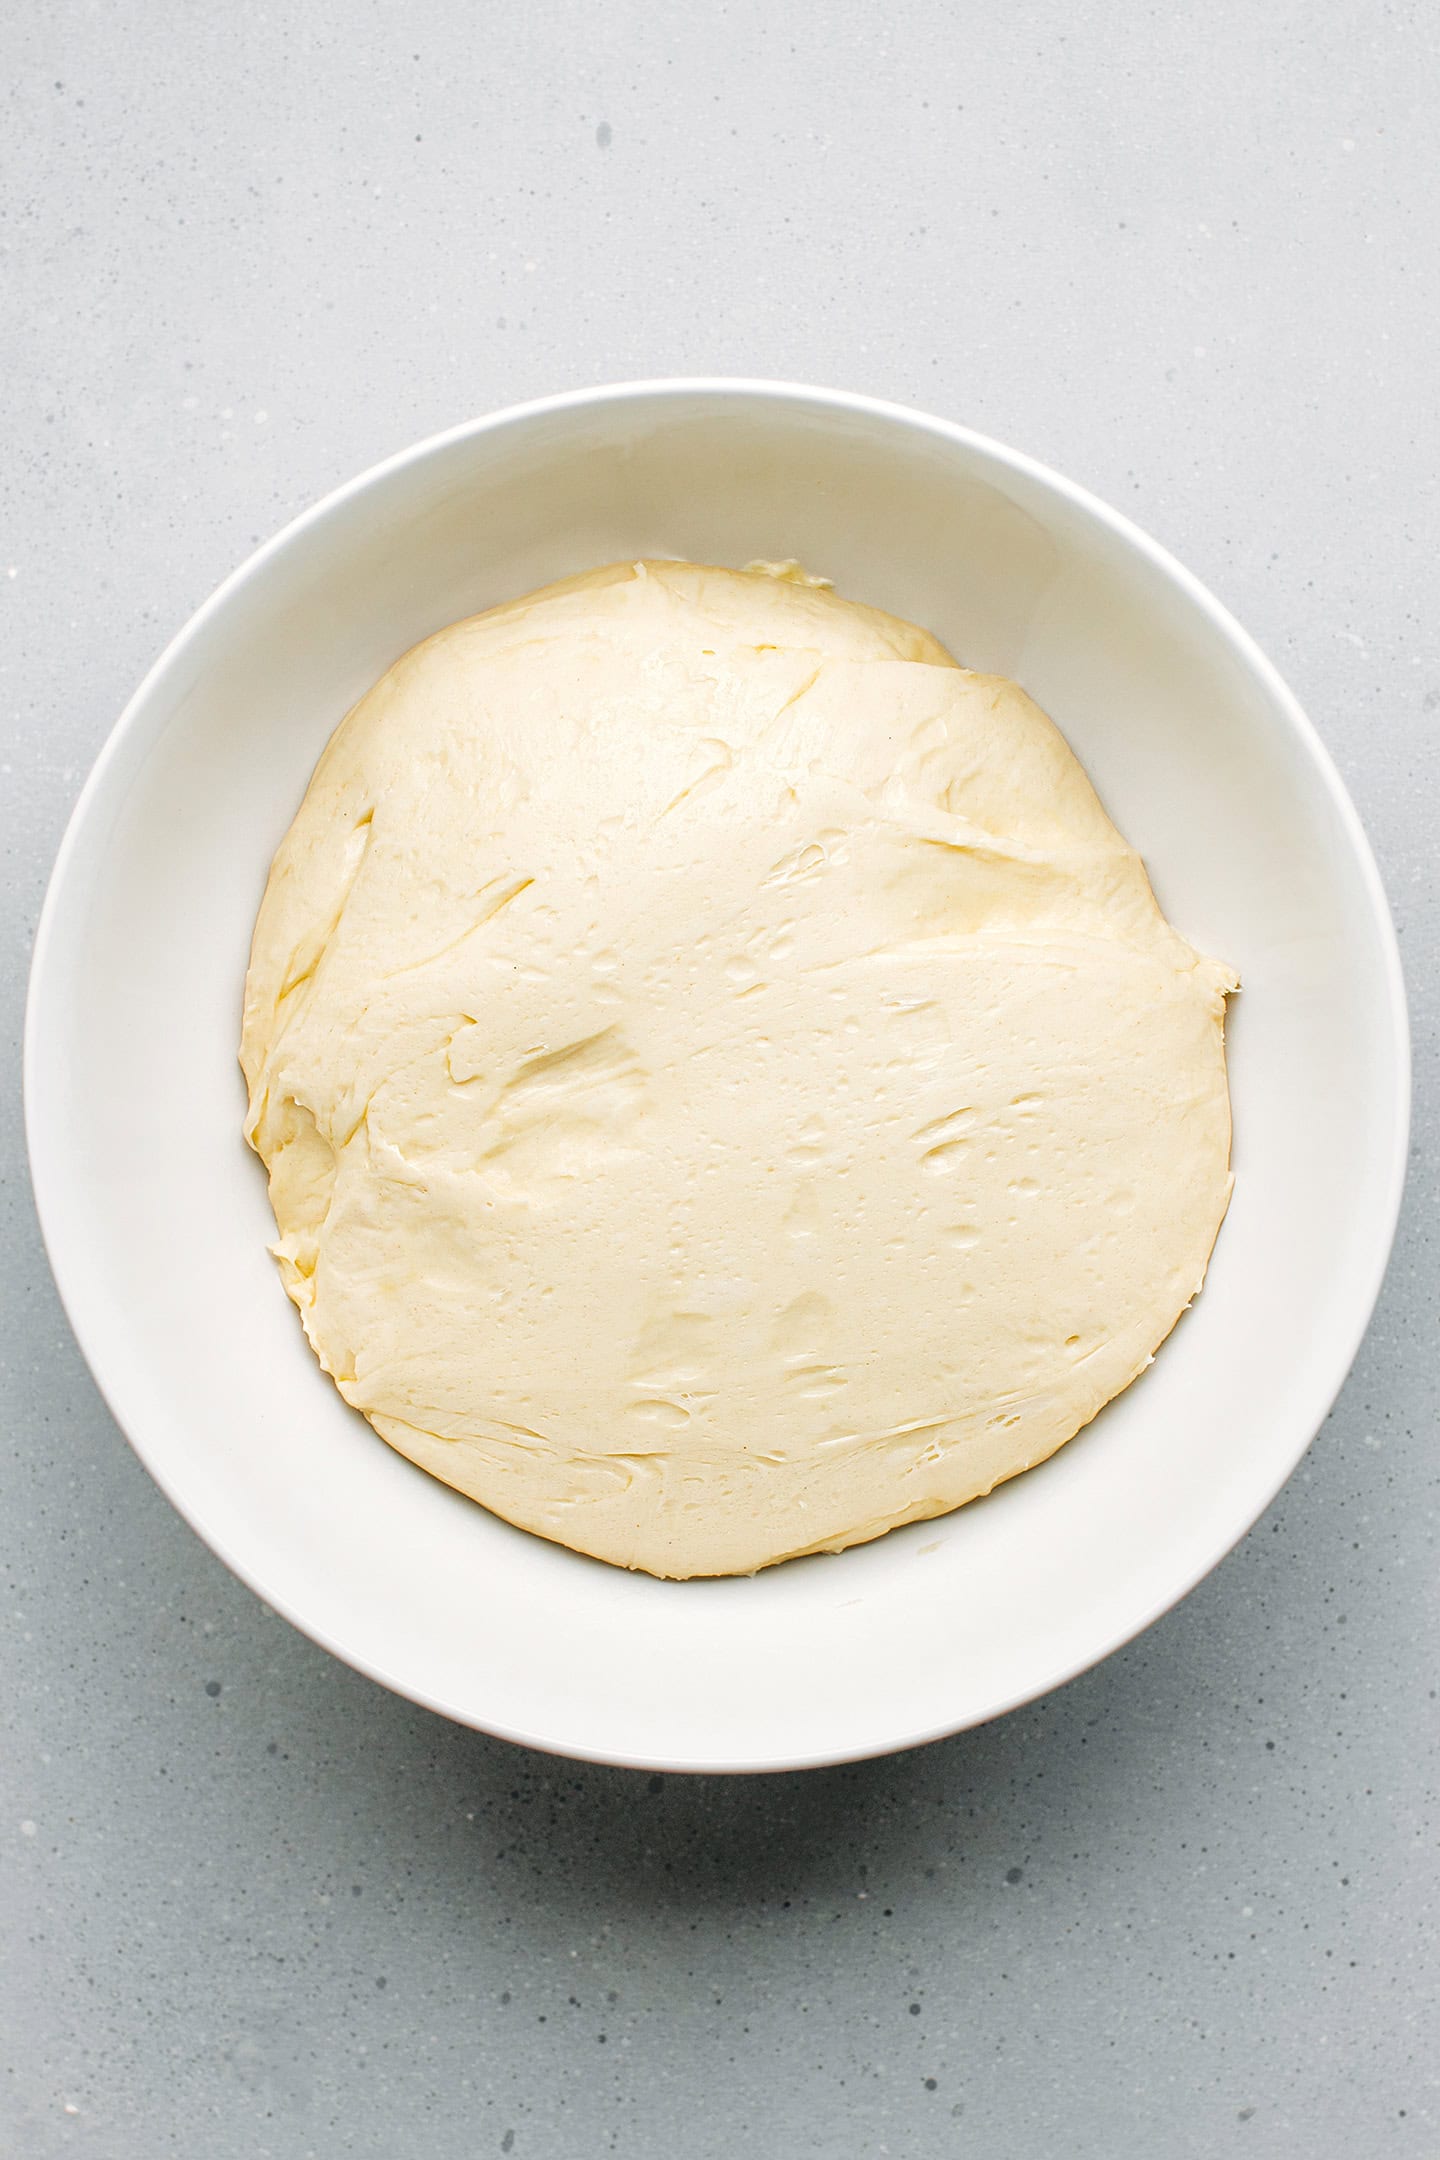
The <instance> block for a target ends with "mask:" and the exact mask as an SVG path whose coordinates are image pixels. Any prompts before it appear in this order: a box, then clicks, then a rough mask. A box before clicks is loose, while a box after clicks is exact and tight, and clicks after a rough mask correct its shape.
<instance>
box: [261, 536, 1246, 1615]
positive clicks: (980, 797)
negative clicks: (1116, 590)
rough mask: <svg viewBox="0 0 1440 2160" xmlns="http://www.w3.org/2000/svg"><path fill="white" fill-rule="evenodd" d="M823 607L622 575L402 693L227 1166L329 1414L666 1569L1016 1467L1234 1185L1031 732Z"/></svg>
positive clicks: (543, 1524)
mask: <svg viewBox="0 0 1440 2160" xmlns="http://www.w3.org/2000/svg"><path fill="white" fill-rule="evenodd" d="M802 578H803V574H797V573H796V572H795V569H794V566H793V565H788V564H784V565H774V566H756V567H755V568H754V569H753V570H752V571H749V572H740V571H730V570H716V569H706V568H701V567H697V566H695V565H692V564H686V563H672V562H638V563H623V564H617V565H614V566H613V567H611V568H608V569H604V570H597V571H594V572H592V573H591V574H589V575H587V576H584V577H578V578H572V579H569V580H568V581H566V582H565V583H563V584H559V585H552V586H549V587H547V588H546V589H545V590H544V591H542V592H539V593H535V594H532V595H531V596H530V597H529V598H527V599H524V600H520V601H516V602H515V603H513V604H512V605H509V606H505V607H500V608H495V609H492V610H491V611H490V612H489V613H488V614H484V615H480V616H477V617H475V618H474V619H473V620H472V621H469V622H462V623H457V624H455V625H454V627H453V628H451V629H448V630H444V631H442V632H441V633H440V634H439V635H438V636H436V637H432V638H430V639H429V640H428V641H427V642H426V643H425V644H423V645H420V646H418V647H417V648H416V649H415V650H414V651H413V652H410V653H407V654H406V656H405V657H404V659H402V660H400V661H399V662H398V663H397V664H396V666H394V667H393V668H392V669H391V670H390V672H389V674H388V675H386V676H385V677H384V678H383V680H382V681H381V682H379V683H378V684H377V685H376V686H375V688H374V689H373V690H372V691H371V692H370V693H369V695H368V696H367V697H365V698H363V699H362V700H361V702H360V704H359V705H357V706H356V708H355V710H354V711H353V712H352V713H351V714H350V715H349V717H348V719H346V721H345V722H344V724H343V725H342V726H341V727H340V728H339V729H338V730H337V732H336V734H335V736H334V738H333V740H332V741H331V743H330V745H329V747H328V749H327V750H326V752H325V754H324V756H323V757H322V759H321V761H320V764H319V766H318V768H317V770H316V773H315V776H314V778H313V780H312V781H311V784H310V788H309V792H308V793H307V795H306V797H305V800H304V802H303V803H302V805H301V807H300V810H299V813H298V815H297V816H296V819H295V822H294V824H293V825H292V826H291V828H290V831H289V833H288V834H287V835H286V837H285V840H284V842H283V844H282V846H281V848H280V852H279V854H278V855H277V856H276V858H275V864H274V868H273V870H272V872H271V876H270V882H269V885H268V887H267V890H266V893H265V898H264V903H263V905H262V907H261V909H260V917H259V921H258V923H257V926H256V931H255V943H254V950H253V954H252V958H251V964H250V972H249V977H248V980H247V983H246V993H245V1021H244V1039H243V1046H242V1052H241V1056H242V1062H243V1065H244V1069H245V1073H246V1077H247V1079H248V1081H249V1086H250V1110H249V1117H248V1122H247V1125H246V1133H247V1137H248V1138H249V1139H250V1140H251V1142H252V1143H253V1145H254V1146H255V1147H256V1148H257V1149H258V1151H259V1153H260V1154H261V1155H262V1156H263V1157H264V1159H265V1162H266V1164H267V1165H268V1167H269V1172H270V1194H271V1200H272V1203H273V1206H274V1211H275V1219H276V1222H277V1224H278V1226H279V1240H278V1243H277V1244H276V1246H275V1248H274V1250H275V1253H276V1256H277V1258H278V1260H279V1263H280V1269H281V1272H282V1275H283V1277H284V1281H285V1287H286V1289H287V1290H288V1292H289V1294H290V1296H291V1297H292V1298H293V1299H294V1301H295V1303H296V1305H298V1307H299V1308H300V1314H301V1318H302V1320H303V1321H304V1325H305V1330H306V1333H307V1334H308V1336H309V1338H310V1341H311V1343H312V1344H313V1346H314V1349H315V1352H316V1355H317V1356H318V1357H319V1359H320V1362H321V1364H322V1365H323V1366H324V1368H325V1370H326V1371H327V1372H328V1373H330V1374H331V1375H332V1376H333V1378H334V1380H335V1384H336V1386H337V1387H338V1388H339V1389H340V1392H341V1393H342V1394H343V1395H344V1397H345V1399H346V1401H347V1402H350V1403H353V1404H354V1405H355V1407H356V1408H357V1409H358V1410H362V1411H363V1412H364V1414H365V1415H366V1417H367V1418H369V1420H370V1422H371V1423H372V1424H373V1425H374V1426H375V1428H376V1429H377V1431H378V1432H380V1433H381V1434H382V1435H383V1436H384V1438H385V1439H386V1440H388V1441H389V1442H390V1443H391V1444H392V1446H394V1447H396V1448H398V1449H400V1450H401V1452H402V1453H403V1454H405V1455H408V1456H409V1457H410V1458H411V1459H412V1460H413V1461H414V1462H416V1463H419V1464H421V1465H422V1466H423V1467H424V1468H425V1469H426V1470H430V1471H433V1472H434V1474H435V1475H436V1476H437V1477H440V1478H443V1479H444V1480H445V1481H446V1482H447V1483H448V1484H450V1485H454V1486H458V1487H459V1488H460V1490H461V1491H463V1492H466V1493H469V1494H471V1495H473V1496H474V1498H475V1499H477V1500H480V1501H482V1502H483V1503H484V1505H485V1506H486V1507H488V1508H491V1509H493V1510H494V1511H495V1513H496V1514H498V1515H502V1516H504V1517H505V1518H506V1519H507V1520H508V1521H510V1522H512V1523H519V1524H523V1525H524V1527H525V1528H526V1529H529V1530H534V1531H537V1532H539V1534H540V1535H541V1536H542V1537H547V1538H554V1539H557V1540H559V1541H560V1542H561V1543H562V1544H565V1545H569V1546H572V1547H574V1548H575V1549H576V1550H578V1551H580V1552H585V1553H593V1554H596V1555H598V1556H599V1557H600V1558H602V1559H605V1560H610V1561H615V1562H618V1563H619V1564H621V1565H622V1566H625V1567H634V1568H645V1569H648V1570H650V1571H651V1572H652V1573H654V1574H657V1575H669V1576H689V1575H716V1574H735V1573H744V1572H748V1571H751V1570H753V1569H756V1568H760V1567H764V1566H766V1565H767V1564H768V1563H769V1562H771V1561H775V1560H781V1559H784V1558H786V1557H787V1556H790V1555H793V1554H798V1553H807V1552H814V1551H817V1550H821V1549H825V1550H836V1549H839V1548H840V1547H842V1546H846V1545H853V1544H855V1543H857V1542H859V1541H860V1540H862V1539H865V1538H873V1537H878V1536H879V1535H880V1533H881V1532H882V1531H885V1530H889V1529H891V1528H893V1527H894V1526H895V1525H896V1524H898V1523H906V1522H913V1521H915V1520H916V1519H917V1518H920V1517H924V1516H933V1515H940V1514H943V1513H945V1512H946V1511H947V1510H948V1509H951V1508H956V1507H959V1506H960V1505H961V1504H962V1503H963V1502H964V1501H967V1500H971V1499H974V1498H975V1497H976V1496H977V1495H978V1494H981V1493H986V1492H989V1491H990V1489H991V1488H992V1486H994V1485H996V1484H998V1483H999V1481H1000V1480H1001V1479H1002V1478H1008V1477H1013V1476H1014V1475H1015V1474H1016V1472H1017V1471H1020V1470H1024V1469H1026V1468H1027V1467H1029V1466H1030V1465H1031V1464H1033V1463H1037V1462H1040V1461H1041V1460H1042V1459H1043V1458H1044V1457H1045V1456H1047V1455H1049V1454H1051V1453H1052V1452H1053V1450H1054V1449H1056V1448H1058V1447H1059V1446H1060V1445H1061V1443H1062V1442H1063V1441H1065V1440H1068V1439H1069V1438H1070V1437H1071V1435H1072V1434H1073V1433H1075V1432H1076V1431H1077V1430H1078V1429H1079V1428H1080V1427H1081V1426H1082V1425H1084V1424H1085V1423H1086V1422H1087V1420H1089V1419H1090V1418H1092V1417H1093V1416H1094V1415H1095V1413H1096V1411H1097V1410H1098V1409H1099V1408H1100V1407H1101V1405H1102V1404H1103V1403H1105V1402H1108V1401H1109V1399H1110V1398H1111V1396H1113V1395H1115V1394H1117V1393H1118V1392H1119V1391H1120V1390H1121V1389H1122V1388H1124V1387H1126V1386H1128V1384H1129V1383H1130V1381H1131V1380H1133V1379H1134V1378H1135V1376H1136V1374H1137V1373H1139V1372H1140V1371H1141V1370H1142V1368H1143V1367H1144V1366H1146V1365H1148V1364H1149V1363H1150V1361H1151V1356H1152V1353H1153V1352H1154V1350H1155V1348H1156V1346H1157V1344H1159V1343H1160V1342H1161V1341H1162V1340H1163V1339H1164V1337H1165V1336H1166V1335H1167V1334H1168V1333H1169V1332H1170V1329H1171V1328H1172V1327H1173V1326H1174V1324H1175V1321H1176V1319H1177V1318H1178V1316H1179V1314H1180V1313H1181V1312H1182V1311H1183V1310H1184V1308H1185V1306H1186V1305H1187V1304H1188V1303H1189V1302H1190V1300H1191V1298H1193V1297H1194V1295H1195V1293H1196V1291H1197V1290H1198V1289H1199V1287H1200V1284H1201V1281H1202V1279H1203V1276H1204V1273H1205V1267H1206V1262H1207V1259H1208V1257H1209V1253H1210V1249H1211V1246H1212V1244H1213V1242H1214V1239H1215V1235H1216V1232H1217V1230H1218V1228H1219V1225H1220V1222H1221V1219H1222V1217H1223V1215H1224V1213H1225V1207H1226V1203H1227V1199H1228V1196H1229V1191H1230V1175H1229V1168H1228V1156H1229V1144H1230V1109H1229V1099H1228V1095H1227V1091H1226V1080H1225V1060H1224V1044H1223V1025H1224V1009H1225V996H1226V993H1227V992H1228V991H1229V990H1231V989H1233V988H1234V987H1235V978H1234V976H1233V975H1232V974H1231V972H1230V970H1229V969H1228V968H1226V967H1223V966H1221V965H1220V964H1218V963H1217V962H1216V961H1213V960H1207V959H1204V958H1202V957H1201V956H1200V955H1199V954H1197V953H1196V952H1195V951H1193V950H1192V948H1191V947H1190V946H1189V945H1187V944H1186V943H1185V942H1184V940H1183V939H1182V938H1180V937H1179V936H1177V935H1176V933H1175V932H1174V931H1173V930H1171V929H1170V928H1169V927H1168V925H1167V924H1166V922H1165V921H1164V919H1163V917H1162V916H1161V914H1160V912H1159V910H1158V908H1157V906H1156V904H1155V901H1154V898H1153V897H1152V895H1151V891H1150V887H1149V884H1148V882H1147V880H1146V876H1145V870H1144V867H1143V865H1142V864H1141V862H1140V859H1139V857H1138V856H1137V855H1136V854H1135V853H1134V852H1133V851H1132V850H1131V849H1130V848H1129V847H1128V846H1127V845H1126V843H1125V842H1124V841H1123V840H1122V839H1121V838H1120V836H1119V834H1118V833H1117V832H1116V831H1115V829H1114V827H1113V826H1112V825H1111V824H1110V821H1109V820H1108V818H1107V817H1106V815H1105V813H1104V811H1103V810H1102V809H1101V807H1100V804H1099V803H1098V801H1097V800H1096V798H1095V795H1094V793H1093V791H1092V789H1091V787H1090V785H1089V783H1088V781H1087V780H1086V778H1085V775H1084V773H1083V772H1082V771H1081V769H1080V767H1079V765H1078V764H1077V763H1076V761H1075V759H1074V757H1073V756H1072V755H1071V753H1070V751H1069V750H1068V748H1067V747H1066V745H1065V743H1064V742H1063V741H1062V739H1061V737H1060V736H1059V735H1058V734H1057V732H1056V730H1055V729H1054V728H1053V727H1052V726H1051V724H1050V722H1049V721H1048V720H1047V719H1046V718H1045V716H1044V714H1043V713H1041V712H1040V711H1039V710H1038V708H1037V707H1036V706H1035V705H1033V704H1032V703H1031V701H1030V700H1029V698H1027V697H1026V696H1025V694H1024V692H1023V691H1021V690H1019V689H1017V688H1016V686H1015V685H1014V684H1013V683H1010V682H1005V681H1002V680H1000V679H998V678H996V677H993V676H984V675H974V674H970V673H968V672H966V671H965V670H963V669H961V668H959V667H957V666H956V665H955V663H954V661H953V660H952V659H951V658H950V656H949V655H948V654H947V653H946V652H945V651H944V650H943V649H942V648H941V647H940V646H939V645H937V644H936V643H935V641H934V639H933V638H931V637H929V636H927V635H926V633H925V632H924V631H922V630H917V629H914V628H912V627H911V626H910V625H909V624H907V623H903V622H899V621H897V620H895V619H894V618H892V617H890V616H886V615H883V614H880V613H878V612H877V611H876V610H874V609H871V608H866V607H860V606H857V605H855V604H854V603H852V602H850V601H846V600H842V599H840V598H838V597H837V596H836V595H835V594H834V593H832V592H829V591H825V590H822V589H819V588H818V587H817V586H815V585H813V584H812V583H810V582H808V581H802ZM1156 1444H1157V1445H1161V1444H1163V1441H1162V1440H1161V1439H1160V1438H1159V1437H1158V1436H1157V1442H1156Z"/></svg>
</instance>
